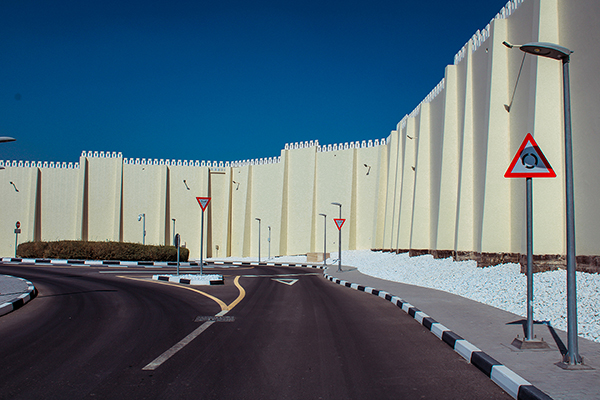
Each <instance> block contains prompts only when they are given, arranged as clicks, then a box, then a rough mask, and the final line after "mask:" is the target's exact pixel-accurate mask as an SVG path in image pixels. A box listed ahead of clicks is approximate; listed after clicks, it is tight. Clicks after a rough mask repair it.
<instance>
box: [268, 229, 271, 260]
mask: <svg viewBox="0 0 600 400" xmlns="http://www.w3.org/2000/svg"><path fill="white" fill-rule="evenodd" d="M270 259H271V225H269V257H268V258H267V260H270Z"/></svg>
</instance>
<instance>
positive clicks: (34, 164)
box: [0, 160, 79, 169]
mask: <svg viewBox="0 0 600 400" xmlns="http://www.w3.org/2000/svg"><path fill="white" fill-rule="evenodd" d="M0 167H3V168H11V167H12V168H59V169H79V163H77V162H76V163H72V162H70V163H67V162H59V161H57V162H54V161H50V162H48V161H31V162H30V161H22V160H19V161H17V160H6V161H3V160H0Z"/></svg>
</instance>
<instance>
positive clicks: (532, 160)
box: [504, 133, 556, 178]
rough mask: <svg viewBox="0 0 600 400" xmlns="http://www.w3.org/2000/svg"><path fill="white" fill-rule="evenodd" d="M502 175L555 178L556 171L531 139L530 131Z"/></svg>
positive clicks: (506, 176) (509, 176)
mask: <svg viewBox="0 0 600 400" xmlns="http://www.w3.org/2000/svg"><path fill="white" fill-rule="evenodd" d="M504 177H505V178H556V173H555V172H554V170H553V169H552V167H551V166H550V163H549V162H548V160H547V159H546V157H545V156H544V153H542V150H541V149H540V147H539V146H538V145H537V143H536V142H535V140H534V139H533V136H531V133H528V134H527V136H525V140H523V143H522V144H521V147H519V150H518V151H517V154H515V157H514V158H513V160H512V162H511V163H510V165H509V167H508V169H507V170H506V173H505V174H504Z"/></svg>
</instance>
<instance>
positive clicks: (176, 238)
mask: <svg viewBox="0 0 600 400" xmlns="http://www.w3.org/2000/svg"><path fill="white" fill-rule="evenodd" d="M179 242H180V238H179V234H175V238H174V239H173V244H174V245H175V246H176V247H177V275H178V276H179V255H180V253H179V248H180V247H181V245H180V243H179Z"/></svg>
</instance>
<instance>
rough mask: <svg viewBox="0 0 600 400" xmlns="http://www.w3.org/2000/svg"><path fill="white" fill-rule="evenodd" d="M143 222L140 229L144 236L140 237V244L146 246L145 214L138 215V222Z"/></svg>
mask: <svg viewBox="0 0 600 400" xmlns="http://www.w3.org/2000/svg"><path fill="white" fill-rule="evenodd" d="M142 219H143V220H144V222H143V223H142V229H143V233H144V236H143V237H142V244H144V245H145V244H146V214H140V215H138V221H141V220H142Z"/></svg>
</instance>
